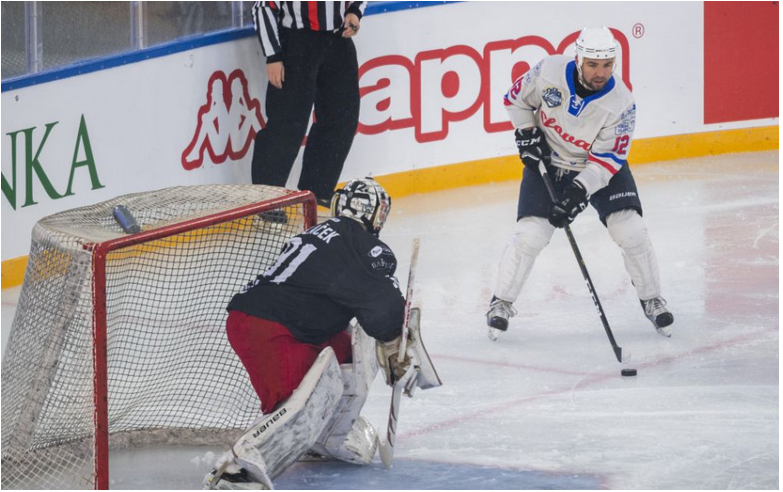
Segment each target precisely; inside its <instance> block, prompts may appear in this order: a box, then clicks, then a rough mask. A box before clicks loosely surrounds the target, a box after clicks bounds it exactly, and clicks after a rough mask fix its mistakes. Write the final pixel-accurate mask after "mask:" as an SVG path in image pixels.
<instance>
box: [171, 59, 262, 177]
mask: <svg viewBox="0 0 783 492" xmlns="http://www.w3.org/2000/svg"><path fill="white" fill-rule="evenodd" d="M197 119H198V121H197V123H196V131H195V132H194V134H193V138H192V139H191V140H190V144H188V146H187V147H186V148H185V150H184V151H183V152H182V167H183V168H185V169H186V170H191V169H196V168H199V167H201V166H202V165H203V163H204V157H205V154H208V155H209V160H211V161H212V163H214V164H222V163H223V162H225V161H226V159H229V158H230V159H232V160H238V159H241V158H242V157H244V156H245V155H246V154H247V151H248V150H249V149H250V146H251V145H252V143H253V140H254V139H255V136H256V133H258V132H259V131H261V129H262V128H264V126H265V122H264V120H263V118H262V116H261V103H260V102H259V101H258V99H252V98H251V97H250V94H249V92H248V89H247V78H246V77H245V74H244V72H243V71H242V70H241V69H237V70H234V71H233V72H231V74H230V75H228V77H226V74H225V73H224V72H222V71H220V70H218V71H216V72H215V73H213V74H212V76H211V77H210V78H209V82H208V84H207V100H206V102H205V103H204V105H203V106H201V107H200V108H199V110H198V117H197Z"/></svg>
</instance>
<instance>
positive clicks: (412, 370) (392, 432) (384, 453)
mask: <svg viewBox="0 0 783 492" xmlns="http://www.w3.org/2000/svg"><path fill="white" fill-rule="evenodd" d="M418 260H419V238H414V239H413V251H412V252H411V263H410V269H409V270H408V287H407V292H406V296H405V319H404V321H403V323H402V336H401V338H400V349H399V352H398V353H397V361H399V362H402V361H404V360H405V351H406V350H407V345H408V331H409V328H410V322H411V301H412V300H413V281H414V278H415V276H416V264H417V263H418ZM416 376H418V371H417V369H416V367H414V365H413V364H411V366H410V367H409V368H408V370H407V371H406V372H405V375H403V377H401V378H400V379H399V380H398V381H397V382H396V383H394V387H393V389H392V398H391V403H390V404H389V421H388V423H387V424H386V441H380V444H379V446H378V453H379V454H380V455H381V461H382V462H383V464H384V465H385V466H386V468H391V466H392V461H393V460H394V442H395V440H396V437H397V415H398V414H399V412H400V400H401V399H402V391H403V389H406V387H407V386H408V385H409V384H411V386H412V385H413V384H414V383H415V379H416ZM409 394H410V391H409Z"/></svg>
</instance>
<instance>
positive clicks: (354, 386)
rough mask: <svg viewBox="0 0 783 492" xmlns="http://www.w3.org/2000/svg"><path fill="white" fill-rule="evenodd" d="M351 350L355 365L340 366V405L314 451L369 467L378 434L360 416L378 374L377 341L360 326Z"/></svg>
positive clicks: (356, 327)
mask: <svg viewBox="0 0 783 492" xmlns="http://www.w3.org/2000/svg"><path fill="white" fill-rule="evenodd" d="M351 348H352V352H353V359H352V362H351V363H350V364H342V365H341V366H340V367H341V370H342V378H343V396H342V398H341V399H340V405H339V407H338V409H337V411H336V412H335V414H334V417H333V418H332V421H331V422H330V423H329V425H328V426H327V427H326V429H325V430H324V432H323V433H322V434H321V436H320V437H319V438H318V441H317V442H316V444H315V446H313V451H314V452H316V453H318V454H321V455H324V456H329V457H332V458H336V459H339V460H342V461H347V462H349V463H356V464H367V463H369V462H371V461H372V459H373V457H374V456H375V451H376V449H377V432H376V430H375V429H374V428H373V426H372V424H370V423H369V422H368V421H367V420H366V419H365V418H364V417H362V416H361V415H359V412H360V411H361V409H362V407H363V406H364V403H365V401H366V400H367V395H368V393H369V391H370V386H371V385H372V382H373V381H374V380H375V377H376V375H377V374H378V360H377V358H376V356H375V339H373V338H371V337H370V336H369V335H367V334H366V333H365V332H364V330H363V329H362V328H361V326H359V325H358V324H357V325H355V326H354V327H353V331H352V337H351Z"/></svg>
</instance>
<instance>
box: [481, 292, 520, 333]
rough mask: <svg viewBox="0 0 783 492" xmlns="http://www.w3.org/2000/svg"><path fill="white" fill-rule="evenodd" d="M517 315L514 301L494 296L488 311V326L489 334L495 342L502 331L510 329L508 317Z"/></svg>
mask: <svg viewBox="0 0 783 492" xmlns="http://www.w3.org/2000/svg"><path fill="white" fill-rule="evenodd" d="M516 315H517V310H516V309H514V306H513V305H512V303H510V302H508V301H504V300H502V299H498V298H497V297H493V298H492V302H490V303H489V311H487V326H489V331H488V332H487V336H489V339H490V340H492V341H493V342H494V341H495V340H497V339H498V336H500V333H501V332H503V331H506V330H507V329H508V319H509V318H512V317H514V316H516Z"/></svg>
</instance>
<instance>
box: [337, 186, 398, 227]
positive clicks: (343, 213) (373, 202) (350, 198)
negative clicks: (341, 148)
mask: <svg viewBox="0 0 783 492" xmlns="http://www.w3.org/2000/svg"><path fill="white" fill-rule="evenodd" d="M390 210H391V197H390V196H389V194H388V193H386V190H384V189H383V187H382V186H381V185H380V184H378V182H377V181H375V180H374V179H372V178H369V177H368V178H364V179H352V180H351V181H349V182H348V183H347V184H346V185H345V186H344V187H343V188H342V189H340V190H337V191H336V192H335V193H334V196H333V197H332V215H334V216H335V217H348V218H349V219H353V220H357V221H359V222H361V223H362V224H364V226H365V227H366V228H367V230H368V231H370V232H372V233H373V234H375V235H376V236H377V235H378V233H379V232H381V229H382V228H383V224H384V223H385V222H386V217H388V216H389V211H390Z"/></svg>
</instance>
